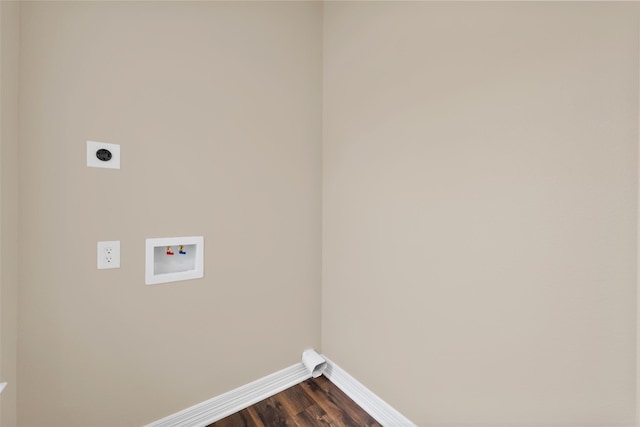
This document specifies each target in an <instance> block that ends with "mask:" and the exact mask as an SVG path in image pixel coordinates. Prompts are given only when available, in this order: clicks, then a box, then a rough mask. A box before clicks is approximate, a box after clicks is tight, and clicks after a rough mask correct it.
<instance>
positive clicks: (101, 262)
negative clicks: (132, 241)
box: [98, 240, 120, 270]
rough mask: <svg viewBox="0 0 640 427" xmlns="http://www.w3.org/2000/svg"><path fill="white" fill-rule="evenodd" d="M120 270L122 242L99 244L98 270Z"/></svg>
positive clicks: (114, 241)
mask: <svg viewBox="0 0 640 427" xmlns="http://www.w3.org/2000/svg"><path fill="white" fill-rule="evenodd" d="M105 268H120V241H119V240H113V241H110V242H98V270H102V269H105Z"/></svg>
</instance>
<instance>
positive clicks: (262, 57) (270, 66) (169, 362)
mask: <svg viewBox="0 0 640 427" xmlns="http://www.w3.org/2000/svg"><path fill="white" fill-rule="evenodd" d="M321 18H322V10H321V5H320V4H319V3H310V2H304V3H298V2H291V3H286V2H285V3H280V2H278V3H260V2H250V3H245V2H23V3H22V4H21V10H20V152H19V154H20V163H19V166H20V171H19V172H20V194H19V197H20V208H21V211H20V230H19V231H20V242H21V244H20V255H21V256H20V264H19V267H20V275H21V276H20V300H19V337H20V339H19V346H18V350H19V360H18V373H19V378H20V388H19V395H18V414H19V420H20V425H21V426H23V427H30V426H39V425H50V426H60V427H62V426H64V427H74V426H83V427H86V426H91V427H100V426H105V427H113V426H139V425H142V424H144V423H147V422H151V421H154V420H156V419H159V418H161V417H164V416H166V415H168V414H171V413H173V412H175V411H178V410H181V409H184V408H186V407H188V406H190V405H193V404H196V403H199V402H201V401H203V400H206V399H209V398H211V397H213V396H216V395H218V394H221V393H223V392H226V391H228V390H230V389H233V388H235V387H238V386H240V385H243V384H246V383H247V382H250V381H253V380H255V379H256V378H260V377H262V376H264V375H267V374H270V373H272V372H275V371H277V370H279V369H281V368H283V367H286V366H289V365H291V364H293V363H295V362H296V361H297V360H299V357H300V354H301V351H302V350H303V349H305V348H307V347H316V348H317V347H319V338H320V323H319V322H320V311H319V310H320V305H319V300H320V258H321V257H320V237H321V235H320V226H321V220H320V215H321V208H320V200H321V145H320V142H321V116H322V114H321V72H322V71H321V70H322V64H321V58H322V56H321V43H322V35H321V34H322V33H321V30H322V22H321ZM86 140H96V141H103V142H109V143H116V144H120V145H121V150H122V162H121V163H122V169H121V170H119V171H115V170H106V169H90V168H87V167H86V166H85V141H86ZM185 235H186V236H189V235H203V236H204V238H205V247H206V250H205V277H204V279H202V280H193V281H185V282H179V283H175V284H165V285H156V286H145V284H144V264H145V263H144V255H145V253H144V250H145V245H144V243H145V238H148V237H170V236H185ZM98 240H120V241H121V252H122V257H121V268H120V269H115V270H101V271H98V270H97V269H96V242H97V241H98Z"/></svg>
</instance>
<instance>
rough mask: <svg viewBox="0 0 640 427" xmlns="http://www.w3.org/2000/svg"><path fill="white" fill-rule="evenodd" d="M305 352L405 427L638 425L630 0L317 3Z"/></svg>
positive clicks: (633, 10) (634, 23)
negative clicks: (316, 315)
mask: <svg viewBox="0 0 640 427" xmlns="http://www.w3.org/2000/svg"><path fill="white" fill-rule="evenodd" d="M323 47H324V81H323V85H324V104H323V108H324V122H323V135H324V136H323V210H324V213H323V305H322V313H323V316H322V351H323V352H324V353H325V354H327V355H330V357H331V358H332V359H333V360H334V361H335V362H336V363H338V364H339V365H340V366H342V367H343V368H344V369H346V370H347V371H348V372H349V373H350V374H351V375H353V376H354V377H355V378H358V380H360V381H361V382H363V383H364V384H365V385H366V386H367V387H369V388H370V389H372V390H373V391H374V392H375V393H378V394H379V395H380V396H381V397H382V398H383V399H385V400H386V401H388V402H389V403H390V404H392V405H393V406H394V407H396V408H397V409H398V410H400V411H401V412H403V413H404V414H405V415H406V416H408V417H409V418H410V419H412V420H413V421H414V422H415V423H416V424H418V425H420V426H442V425H448V426H471V425H475V426H477V425H509V426H521V425H555V426H558V425H567V426H578V425H581V426H585V425H591V426H596V425H599V426H605V425H606V426H611V425H633V424H635V421H634V416H635V390H634V389H635V378H636V376H635V357H636V348H635V330H636V323H635V316H636V236H637V234H636V227H637V218H636V199H637V196H636V194H637V143H638V76H639V69H638V59H639V58H638V51H639V49H638V13H637V6H636V5H634V4H620V3H618V4H608V3H542V2H541V3H516V2H514V3H464V2H462V3H456V2H453V3H438V2H435V3H430V2H326V3H325V4H324V46H323Z"/></svg>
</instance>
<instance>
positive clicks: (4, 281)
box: [0, 1, 19, 427]
mask: <svg viewBox="0 0 640 427" xmlns="http://www.w3.org/2000/svg"><path fill="white" fill-rule="evenodd" d="M18 21H19V15H18V3H17V2H11V1H3V2H0V382H7V383H8V385H7V387H6V388H5V389H4V391H3V392H2V394H1V395H0V425H2V427H15V426H16V425H17V424H16V422H17V421H16V417H17V412H16V396H17V375H16V374H17V369H16V355H17V346H18V344H17V333H18V326H17V323H18V313H17V310H18Z"/></svg>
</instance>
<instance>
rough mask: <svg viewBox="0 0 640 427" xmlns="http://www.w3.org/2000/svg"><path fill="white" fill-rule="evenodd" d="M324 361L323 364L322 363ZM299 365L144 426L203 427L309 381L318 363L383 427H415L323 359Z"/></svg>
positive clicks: (335, 382)
mask: <svg viewBox="0 0 640 427" xmlns="http://www.w3.org/2000/svg"><path fill="white" fill-rule="evenodd" d="M309 352H313V353H312V354H313V355H314V356H317V357H316V358H314V360H313V361H312V362H309V361H308V360H307V361H306V362H307V363H306V364H305V363H303V362H305V357H304V355H305V354H307V355H308V353H309ZM316 359H317V360H316ZM325 361H326V365H325V364H324V362H325ZM303 362H300V363H296V364H295V365H292V366H289V367H288V368H285V369H283V370H281V371H278V372H275V373H273V374H271V375H267V376H266V377H263V378H260V379H259V380H256V381H253V382H251V383H249V384H246V385H243V386H241V387H238V388H236V389H234V390H231V391H229V392H227V393H224V394H221V395H220V396H217V397H214V398H212V399H209V400H207V401H205V402H202V403H198V404H197V405H194V406H192V407H190V408H187V409H184V410H182V411H180V412H176V413H175V414H172V415H169V416H167V417H165V418H162V419H161V420H158V421H154V422H152V423H151V424H147V425H146V426H145V427H205V426H208V425H209V424H211V423H214V422H216V421H219V420H221V419H223V418H225V417H228V416H229V415H231V414H235V413H236V412H239V411H241V410H243V409H245V408H248V407H249V406H251V405H253V404H254V403H258V402H260V401H261V400H264V399H266V398H268V397H271V396H273V395H275V394H278V393H280V392H281V391H283V390H286V389H288V388H289V387H293V386H294V385H296V384H299V383H301V382H303V381H305V380H307V379H309V378H311V373H312V372H315V371H316V368H317V367H318V366H319V365H320V364H321V365H322V366H323V367H324V375H325V376H326V377H327V379H328V380H329V381H331V382H332V383H334V384H335V385H336V386H337V387H338V388H339V389H340V390H342V391H343V392H344V393H345V394H346V395H347V396H349V397H350V398H351V399H352V400H353V401H354V402H355V403H356V404H358V405H359V406H360V407H361V408H362V409H364V410H365V411H366V412H367V413H368V414H369V415H371V416H372V417H373V418H375V419H376V421H378V422H379V423H380V424H382V425H383V426H385V427H416V425H415V424H413V423H412V422H411V421H409V419H407V418H406V417H405V416H404V415H402V414H401V413H400V412H398V411H396V410H395V409H394V408H392V407H391V405H389V404H388V403H387V402H385V401H384V400H382V399H381V398H380V397H378V396H377V395H376V394H375V393H373V392H372V391H371V390H369V389H368V388H366V387H365V386H364V385H362V384H361V383H360V382H358V381H357V380H356V379H355V378H353V377H352V376H351V375H349V374H348V373H346V372H345V371H344V370H343V369H342V368H340V367H339V366H338V365H336V364H335V363H333V362H332V361H331V360H329V359H328V358H327V357H326V356H324V355H322V356H320V355H318V354H317V353H315V352H314V351H313V350H306V351H305V353H303Z"/></svg>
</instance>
